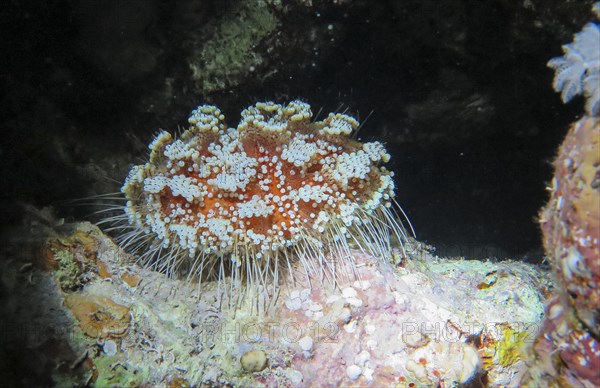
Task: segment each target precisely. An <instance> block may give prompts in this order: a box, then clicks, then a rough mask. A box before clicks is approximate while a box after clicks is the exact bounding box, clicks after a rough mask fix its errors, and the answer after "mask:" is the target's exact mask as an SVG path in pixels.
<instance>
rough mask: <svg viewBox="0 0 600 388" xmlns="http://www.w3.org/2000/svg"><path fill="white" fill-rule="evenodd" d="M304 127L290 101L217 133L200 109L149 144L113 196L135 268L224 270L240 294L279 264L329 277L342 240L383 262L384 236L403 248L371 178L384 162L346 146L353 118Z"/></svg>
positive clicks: (216, 119)
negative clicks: (138, 263)
mask: <svg viewBox="0 0 600 388" xmlns="http://www.w3.org/2000/svg"><path fill="white" fill-rule="evenodd" d="M311 116H312V113H311V111H310V106H309V105H308V104H305V103H303V102H300V101H293V102H291V103H290V104H288V105H287V106H281V105H278V104H274V103H270V102H269V103H258V104H256V105H255V106H253V107H249V108H248V109H246V110H244V111H243V112H242V119H241V121H240V124H239V125H238V126H237V128H227V126H226V125H225V124H224V122H223V120H224V117H223V115H222V114H221V112H220V111H219V109H218V108H216V107H214V106H207V105H204V106H200V107H198V108H197V109H196V110H194V111H193V112H192V115H191V116H190V117H189V123H190V124H191V126H190V127H189V129H187V130H186V131H185V132H183V134H182V135H181V136H180V138H179V139H173V138H172V137H171V135H170V134H169V133H167V132H161V133H159V134H158V136H157V137H156V138H155V139H154V141H153V142H152V143H151V144H150V150H151V154H150V160H149V162H148V163H146V164H145V165H140V166H135V167H134V168H133V169H132V170H131V172H130V174H129V176H128V178H127V180H126V182H125V184H124V186H123V188H122V192H123V193H124V194H125V195H126V197H127V200H128V202H127V206H126V209H125V210H126V214H127V218H128V222H129V225H130V226H132V227H133V228H134V230H133V231H132V232H130V234H129V235H127V236H126V238H125V240H126V241H127V244H126V245H129V246H134V245H138V246H139V245H140V244H139V242H140V241H141V240H142V239H144V241H146V240H150V241H151V243H150V248H149V249H148V250H147V251H146V252H145V253H144V255H143V257H144V258H145V259H148V260H152V261H153V263H154V265H155V266H156V267H161V268H164V269H166V270H167V271H168V272H171V273H172V272H174V270H176V269H177V268H178V267H180V266H181V265H184V266H185V267H187V268H188V270H190V271H192V272H196V273H199V274H202V273H203V272H205V271H206V268H208V267H210V268H212V267H215V265H216V266H219V267H221V268H223V266H224V265H229V267H228V268H233V270H234V272H235V271H237V272H235V273H231V275H232V277H233V278H236V279H239V278H250V280H251V282H252V281H256V282H258V281H259V280H261V279H262V280H264V278H265V276H268V275H273V276H272V277H274V278H275V279H276V278H277V268H278V267H279V266H280V265H281V264H282V263H280V260H279V259H280V258H284V259H285V260H284V263H285V264H286V265H287V266H288V267H291V265H292V263H291V262H292V261H293V259H294V258H296V257H297V258H298V259H299V260H300V262H301V263H302V264H303V265H304V267H305V268H306V269H307V270H309V271H312V272H319V273H323V271H322V270H323V269H329V270H330V271H329V272H331V273H332V274H333V276H334V277H335V268H334V267H335V264H334V263H332V262H331V261H327V263H325V261H326V260H324V259H325V255H326V254H328V253H335V254H337V256H338V257H340V258H342V259H345V260H351V254H350V252H349V245H348V240H349V239H352V240H354V241H355V242H356V243H357V245H358V246H359V247H360V248H361V249H363V250H366V251H368V252H369V253H372V254H375V255H377V256H384V257H385V256H386V255H388V254H389V253H390V250H391V247H390V243H389V236H390V234H391V233H395V234H396V235H398V237H399V238H400V239H401V241H402V240H403V239H404V238H405V235H404V230H403V229H402V227H401V225H400V224H399V223H398V222H397V221H396V218H395V217H394V214H393V212H392V211H391V210H390V209H389V207H390V206H391V204H392V202H393V196H394V191H393V190H394V183H393V180H392V173H390V172H389V171H387V170H386V169H385V168H384V167H382V166H380V164H381V163H385V162H387V161H388V160H389V155H388V154H387V153H386V151H385V149H384V147H383V145H382V144H381V143H379V142H371V143H365V144H362V143H360V142H358V141H355V140H352V139H351V138H350V136H349V135H350V134H351V133H352V131H353V130H355V129H356V128H357V127H358V122H357V121H356V120H355V119H354V118H352V117H350V116H347V115H343V114H339V113H338V114H330V115H329V116H328V117H327V118H326V119H325V120H323V121H317V122H312V121H311ZM148 236H149V237H148ZM349 257H350V259H349ZM228 263H229V264H228ZM231 263H233V264H234V265H231ZM222 272H223V271H222V270H220V271H219V274H220V275H219V276H220V277H224V276H226V275H222V274H221V273H222Z"/></svg>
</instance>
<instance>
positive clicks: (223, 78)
mask: <svg viewBox="0 0 600 388" xmlns="http://www.w3.org/2000/svg"><path fill="white" fill-rule="evenodd" d="M272 8H275V5H271V4H268V3H267V2H265V1H262V0H254V1H247V2H240V5H239V6H238V8H237V9H234V10H230V11H228V12H226V13H225V14H224V15H223V16H222V17H220V18H218V19H217V20H216V21H215V22H214V23H211V24H210V25H209V26H207V30H205V31H204V33H203V34H200V35H199V36H202V37H203V36H210V37H211V38H210V39H209V40H206V41H196V42H195V43H194V44H195V45H197V47H198V49H196V50H194V53H193V54H192V57H191V58H190V63H189V66H190V69H191V70H192V78H193V79H194V80H195V81H196V85H197V89H198V90H200V91H202V92H204V93H210V92H213V91H216V90H222V89H225V88H228V87H231V86H235V85H236V84H237V83H238V82H239V80H240V79H241V78H242V77H243V76H244V75H245V74H247V73H248V72H249V71H250V70H249V69H251V68H252V67H253V66H258V65H260V64H261V63H262V62H263V59H262V56H261V54H260V53H259V52H258V50H257V47H258V45H259V44H260V43H261V41H262V40H263V39H264V38H266V37H267V36H268V35H269V34H270V33H272V32H273V31H274V30H275V28H276V27H277V25H278V19H277V17H276V16H275V14H274V13H273V11H272Z"/></svg>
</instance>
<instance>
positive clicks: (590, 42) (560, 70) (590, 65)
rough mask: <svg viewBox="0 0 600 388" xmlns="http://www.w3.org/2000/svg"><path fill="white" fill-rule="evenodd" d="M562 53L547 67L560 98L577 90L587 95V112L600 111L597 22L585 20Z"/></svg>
mask: <svg viewBox="0 0 600 388" xmlns="http://www.w3.org/2000/svg"><path fill="white" fill-rule="evenodd" d="M563 51H564V53H565V55H564V56H562V57H556V58H552V59H551V60H550V61H549V62H548V67H550V68H552V69H554V71H555V74H554V82H553V84H552V86H553V87H554V90H556V91H557V92H560V93H561V97H562V100H563V102H565V103H566V102H569V101H570V100H571V99H572V98H573V97H575V96H576V95H578V94H584V95H585V96H586V98H587V101H586V105H585V109H586V111H587V113H588V114H590V115H599V114H600V26H599V25H598V24H596V23H588V24H586V25H585V26H584V27H583V30H582V31H581V32H580V33H578V34H575V40H574V41H573V43H570V44H566V45H564V46H563Z"/></svg>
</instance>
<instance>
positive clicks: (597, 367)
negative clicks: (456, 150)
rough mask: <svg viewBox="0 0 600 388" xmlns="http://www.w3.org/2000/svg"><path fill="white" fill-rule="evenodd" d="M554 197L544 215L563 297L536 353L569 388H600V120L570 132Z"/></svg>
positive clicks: (551, 310)
mask: <svg viewBox="0 0 600 388" xmlns="http://www.w3.org/2000/svg"><path fill="white" fill-rule="evenodd" d="M550 192H551V197H550V201H549V202H548V204H547V205H546V207H545V208H544V209H543V210H542V212H541V214H540V225H541V228H542V232H543V235H544V245H545V248H546V252H547V254H548V256H549V260H550V261H551V264H552V266H553V273H554V277H555V279H556V281H557V284H558V293H559V295H558V296H557V297H555V298H554V299H553V300H552V301H551V302H550V303H549V304H548V308H547V312H546V322H545V325H544V328H543V330H542V335H541V336H540V338H538V341H537V343H536V345H535V351H536V353H537V356H538V357H539V358H540V359H544V358H547V354H548V353H550V354H557V355H558V356H559V357H560V361H561V362H559V363H557V362H556V360H554V361H553V360H550V361H548V362H547V363H549V364H552V366H553V368H552V369H554V370H553V371H552V372H551V373H550V374H553V375H554V378H555V379H556V380H557V381H559V382H561V383H566V384H570V385H583V386H598V385H600V343H599V342H598V338H599V336H600V119H598V118H596V117H584V118H582V119H581V120H579V121H578V122H576V123H575V124H573V126H572V127H571V129H570V130H569V132H568V134H567V136H566V138H565V140H564V142H563V144H562V146H561V147H560V150H559V154H558V157H557V159H556V161H555V162H554V179H553V181H552V186H551V187H550Z"/></svg>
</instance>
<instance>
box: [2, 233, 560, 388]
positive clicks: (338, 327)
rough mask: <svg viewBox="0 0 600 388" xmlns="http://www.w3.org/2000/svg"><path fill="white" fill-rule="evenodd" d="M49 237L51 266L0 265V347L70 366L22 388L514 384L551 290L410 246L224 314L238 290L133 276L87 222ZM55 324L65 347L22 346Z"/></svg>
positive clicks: (506, 265)
mask: <svg viewBox="0 0 600 388" xmlns="http://www.w3.org/2000/svg"><path fill="white" fill-rule="evenodd" d="M59 229H60V230H61V233H60V234H59V233H54V234H53V235H51V237H49V238H48V240H47V242H46V244H45V248H46V249H45V250H43V251H42V252H44V255H42V256H41V257H42V258H43V259H44V260H46V261H48V258H50V259H51V258H52V257H62V258H63V259H62V260H57V263H58V266H55V267H52V266H48V265H37V264H36V265H34V266H31V265H28V266H27V268H26V269H25V270H18V268H19V267H21V266H22V265H23V264H26V263H16V262H14V261H13V262H6V261H4V262H2V266H3V268H2V274H3V283H2V285H3V289H6V290H7V291H8V294H9V295H11V298H13V299H14V301H18V303H20V305H19V306H15V305H14V304H13V306H15V307H14V308H13V309H12V310H8V311H3V313H5V314H7V316H8V317H10V320H9V322H11V324H12V325H13V327H14V328H18V329H17V330H16V331H17V333H16V334H17V335H15V336H14V337H13V338H12V339H11V341H12V342H11V341H9V342H10V343H9V344H8V345H10V344H11V343H12V344H13V345H14V343H16V342H18V343H21V344H24V345H22V346H25V347H26V348H27V350H28V351H30V352H32V353H33V354H41V355H43V356H44V357H45V359H46V360H47V365H48V366H51V365H69V367H63V368H50V367H48V369H47V370H46V371H45V372H43V373H42V372H40V374H39V375H34V376H32V377H31V379H32V381H31V382H32V383H33V382H39V381H48V382H52V383H53V384H64V383H86V382H87V383H93V384H95V385H97V386H106V385H118V386H126V385H132V384H133V385H140V384H150V385H157V384H158V385H165V384H170V385H171V386H181V385H183V384H191V385H200V384H217V385H235V386H240V385H244V386H248V385H252V386H261V385H273V384H279V385H283V386H292V385H293V386H322V385H344V386H352V385H354V386H373V387H375V386H382V385H390V384H402V385H408V384H410V383H414V384H416V385H417V386H427V385H432V384H440V383H442V382H443V383H444V384H451V383H465V382H478V384H484V383H485V384H489V385H490V386H498V385H510V386H516V385H518V382H519V381H520V379H521V377H522V376H523V375H524V373H525V371H526V369H527V368H528V367H529V366H527V365H526V364H525V362H524V361H523V355H524V352H523V349H524V346H525V345H527V344H528V343H529V342H531V341H533V339H534V338H535V337H536V335H537V332H538V330H539V328H540V327H539V324H540V320H541V317H542V314H543V309H544V299H545V297H544V295H545V294H546V293H547V291H548V289H549V288H550V284H549V277H548V273H546V272H545V271H542V270H540V269H539V268H537V267H536V266H533V265H529V264H524V263H519V262H513V261H504V262H490V261H464V260H460V259H445V258H439V257H437V256H435V255H434V254H432V253H431V252H429V251H428V247H426V246H424V245H423V244H420V243H418V242H416V241H414V240H412V241H411V242H410V243H409V245H408V246H407V248H408V249H409V252H408V256H409V258H408V260H404V259H402V260H399V262H398V264H397V265H395V266H387V265H381V264H378V261H377V260H376V259H375V258H373V257H371V256H367V255H364V254H362V253H360V252H358V251H355V252H354V259H355V261H356V267H357V268H358V274H359V279H354V280H351V281H347V282H344V283H339V284H338V287H335V288H334V287H333V286H331V285H327V284H326V283H323V284H321V283H320V282H319V281H318V280H315V279H311V282H312V284H309V281H308V279H306V278H305V277H304V276H303V274H304V271H300V270H298V271H297V273H294V274H293V275H294V279H295V282H294V281H292V280H291V279H292V278H291V274H288V279H286V280H285V281H284V285H283V286H282V290H281V294H280V295H279V298H278V299H276V300H272V301H271V300H268V299H265V301H264V303H263V304H261V303H260V301H259V303H255V304H249V303H247V304H242V305H241V306H240V307H238V308H237V309H235V310H230V309H228V308H227V306H222V305H220V302H221V301H223V300H226V299H225V298H224V294H225V292H235V291H236V290H235V289H233V290H232V289H230V290H223V289H222V288H221V289H220V288H219V287H218V286H217V284H216V283H215V282H206V283H204V282H203V285H202V290H201V292H198V289H197V287H196V285H195V283H193V282H192V281H189V280H186V279H182V280H178V279H170V278H168V277H167V276H165V275H163V274H160V273H158V272H153V271H150V270H148V269H145V268H142V267H140V266H138V265H136V264H134V263H133V262H131V257H129V256H127V255H126V254H125V253H124V252H122V251H121V250H120V249H119V248H118V247H117V246H116V245H115V244H114V243H113V242H112V240H111V239H110V238H109V237H107V236H106V235H104V234H103V233H102V232H101V231H100V230H99V229H97V228H96V227H95V226H93V225H92V224H89V223H79V224H72V225H65V226H61V227H60V228H59ZM65 257H67V258H70V260H67V259H65ZM398 257H400V255H398ZM42 264H43V263H42ZM64 266H69V268H78V269H79V272H78V271H77V270H73V271H71V272H70V273H72V274H73V276H74V278H73V279H69V281H68V284H73V283H76V284H78V286H77V287H76V289H75V290H74V289H73V288H64V287H62V286H61V282H65V281H66V280H65V277H64V275H62V273H63V272H61V268H62V267H64ZM82 269H83V270H82ZM22 271H24V273H25V274H26V275H27V276H29V277H30V278H31V279H33V281H34V282H35V284H36V285H35V286H32V285H31V284H29V283H27V282H23V281H21V280H22V278H23V277H26V276H25V275H24V274H23V273H22ZM294 271H296V270H294ZM11 278H13V279H18V280H19V281H15V280H12V281H11V280H10V279H11ZM41 286H43V287H41ZM311 286H312V287H311ZM40 293H43V295H40ZM40 298H43V303H41V304H38V303H36V301H39V300H40ZM15 303H16V302H15ZM9 305H10V304H9ZM261 305H262V308H264V310H260V311H259V313H258V314H257V308H261ZM23 306H26V308H24V307H23ZM50 306H52V308H49V307H50ZM82 311H85V313H82ZM51 327H61V328H63V329H62V330H61V331H56V332H50V333H46V336H45V338H47V339H46V340H45V342H48V341H53V342H56V343H60V344H61V346H62V348H64V349H65V350H64V351H62V352H57V350H56V348H51V349H49V348H47V347H45V346H43V345H44V344H42V343H39V342H35V341H32V340H31V338H30V337H31V333H33V332H35V330H33V329H36V328H37V329H41V328H44V329H46V328H51ZM29 329H32V330H29ZM7 349H10V346H8V347H7ZM250 352H254V353H250ZM249 354H250V355H249ZM244 355H245V361H244V364H245V366H244V367H243V365H242V362H241V359H242V357H243V356H244ZM251 356H252V357H251ZM254 356H257V357H254ZM40 357H41V356H40ZM249 357H250V358H249ZM265 359H266V368H264V366H263V364H264V362H265ZM262 368H264V369H262ZM251 371H257V372H254V373H253V372H251ZM44 379H45V380H44ZM178 384H179V385H178Z"/></svg>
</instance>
